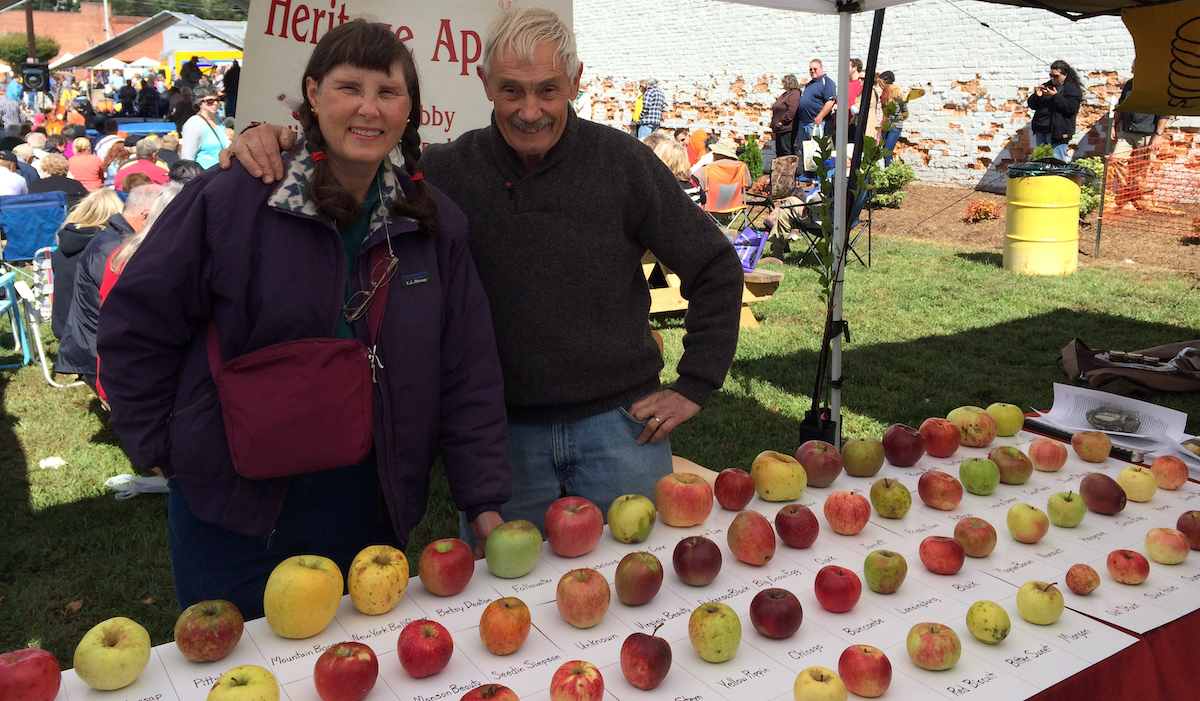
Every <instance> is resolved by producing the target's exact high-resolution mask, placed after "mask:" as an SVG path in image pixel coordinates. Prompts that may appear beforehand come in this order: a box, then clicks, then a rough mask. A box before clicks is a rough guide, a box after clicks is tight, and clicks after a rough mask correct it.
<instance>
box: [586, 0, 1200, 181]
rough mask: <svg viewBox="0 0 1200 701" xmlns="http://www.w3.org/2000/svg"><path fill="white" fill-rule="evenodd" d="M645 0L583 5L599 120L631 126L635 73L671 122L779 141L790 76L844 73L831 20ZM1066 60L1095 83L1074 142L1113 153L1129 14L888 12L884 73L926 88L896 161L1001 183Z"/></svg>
mask: <svg viewBox="0 0 1200 701" xmlns="http://www.w3.org/2000/svg"><path fill="white" fill-rule="evenodd" d="M648 7H650V6H647V5H646V4H645V3H637V2H634V1H633V0H586V2H576V3H575V31H576V34H577V36H578V40H579V53H580V58H581V59H582V60H583V63H584V77H583V81H584V83H586V84H587V89H588V92H589V94H590V95H591V96H592V99H593V105H594V110H595V111H594V115H593V119H595V120H597V121H601V122H606V123H609V124H611V125H613V126H622V125H626V124H628V123H629V122H630V121H631V115H632V110H633V102H634V100H635V99H636V97H637V81H638V80H639V79H641V78H647V77H654V78H657V79H658V80H659V84H660V86H661V87H662V88H663V89H664V90H665V91H666V93H667V95H668V101H669V103H670V104H671V108H670V109H669V110H668V111H667V114H666V116H665V118H664V120H663V126H664V127H672V128H673V127H680V126H687V127H693V128H698V127H704V128H705V129H708V130H709V131H713V130H714V128H715V130H716V131H717V132H719V133H721V134H722V135H732V136H735V137H737V138H741V137H744V136H745V135H746V134H748V133H756V134H758V135H759V138H760V139H769V138H770V107H771V103H772V102H773V101H774V100H775V98H776V97H777V96H778V95H779V94H781V93H782V92H783V88H782V85H781V79H782V78H783V76H784V75H787V74H788V73H793V74H795V75H796V76H797V77H799V78H800V79H801V80H802V81H803V80H806V79H807V75H808V62H809V60H810V59H812V58H820V59H821V60H822V61H823V62H824V64H825V68H826V72H827V73H828V74H829V75H830V76H831V77H834V78H836V75H837V72H838V70H839V68H840V67H839V66H837V65H836V63H837V49H838V47H837V25H838V19H837V17H834V16H825V15H813V14H806V13H800V12H789V11H784V10H772V9H767V8H759V7H752V6H747V5H739V4H732V3H725V2H718V1H717V0H659V2H656V3H654V4H653V6H652V7H653V14H649V13H647V8H648ZM968 14H969V15H970V16H968ZM972 17H974V18H977V19H973V18H972ZM871 18H872V15H871V14H870V13H865V14H859V15H855V17H854V23H853V32H852V39H851V46H852V49H851V56H852V57H856V58H861V59H862V60H863V61H864V63H865V62H866V54H867V48H868V45H869V42H870V30H871ZM981 21H982V22H984V23H986V24H987V25H989V26H988V27H984V26H981V24H980V22H981ZM1056 59H1062V60H1065V61H1067V62H1068V63H1070V64H1071V66H1072V67H1073V68H1074V69H1075V71H1076V72H1077V73H1078V74H1079V77H1080V78H1081V79H1082V80H1083V81H1084V83H1085V88H1084V90H1085V92H1084V104H1083V106H1082V108H1081V109H1080V114H1079V117H1078V121H1077V133H1076V136H1075V138H1074V139H1073V140H1072V143H1074V144H1077V145H1078V148H1077V149H1076V150H1075V154H1076V156H1086V155H1093V154H1095V153H1096V152H1097V151H1102V150H1103V148H1104V135H1103V132H1102V131H1100V130H1099V129H1097V128H1095V126H1094V125H1095V123H1096V121H1097V120H1098V119H1100V118H1101V117H1102V116H1103V115H1105V114H1106V109H1107V108H1106V106H1105V105H1106V104H1107V101H1108V100H1109V99H1111V98H1112V97H1114V96H1116V95H1118V94H1119V93H1120V89H1121V85H1122V83H1123V82H1124V80H1125V79H1126V78H1128V77H1129V75H1130V73H1129V70H1130V64H1131V63H1132V62H1133V41H1132V39H1130V37H1129V33H1128V31H1126V29H1125V27H1124V25H1123V24H1122V23H1121V20H1120V19H1119V18H1116V17H1098V18H1093V19H1089V20H1083V21H1081V22H1071V21H1068V20H1066V19H1063V18H1060V17H1057V16H1056V15H1053V14H1051V13H1049V12H1045V11H1040V10H1032V9H1021V8H1014V7H1005V6H999V5H991V4H986V3H981V2H972V1H970V0H918V2H914V3H911V4H907V5H899V6H896V7H891V8H888V10H887V13H886V17H885V21H884V29H883V39H882V42H881V47H880V53H879V66H878V70H879V71H884V70H891V71H893V72H894V73H895V74H896V83H897V85H898V86H900V87H901V88H905V89H907V88H924V89H925V91H926V94H925V96H924V97H922V98H920V99H918V100H914V101H913V102H912V103H910V105H909V111H910V117H909V120H908V121H907V122H906V124H905V127H904V131H903V133H902V136H901V142H900V146H899V147H898V148H897V152H898V154H899V157H900V158H901V159H902V160H903V161H904V162H906V163H908V164H910V165H911V166H913V168H914V170H916V172H917V175H918V177H919V178H920V179H921V180H922V181H923V182H928V183H945V184H955V185H974V186H978V185H982V186H984V187H985V188H987V189H993V188H994V187H995V186H997V185H998V186H999V187H1003V172H1004V170H1005V168H1006V166H1007V164H1008V163H1011V162H1014V161H1022V160H1025V159H1026V157H1027V156H1028V153H1029V151H1030V150H1031V145H1030V134H1029V129H1028V123H1029V120H1030V118H1031V116H1032V114H1031V112H1030V111H1029V110H1028V109H1026V108H1025V106H1024V104H1025V99H1026V97H1027V96H1028V93H1029V89H1030V88H1031V87H1032V86H1033V85H1035V84H1037V83H1041V82H1044V81H1045V80H1047V79H1048V76H1047V73H1048V70H1049V64H1050V62H1051V61H1053V60H1056ZM1171 131H1172V138H1174V139H1175V140H1177V141H1187V142H1190V143H1197V144H1200V119H1196V118H1182V119H1177V120H1174V121H1173V122H1172V124H1171Z"/></svg>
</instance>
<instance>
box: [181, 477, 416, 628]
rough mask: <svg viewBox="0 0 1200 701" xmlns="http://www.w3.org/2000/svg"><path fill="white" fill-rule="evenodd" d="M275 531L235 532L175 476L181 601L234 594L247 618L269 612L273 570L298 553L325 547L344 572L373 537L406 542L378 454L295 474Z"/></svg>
mask: <svg viewBox="0 0 1200 701" xmlns="http://www.w3.org/2000/svg"><path fill="white" fill-rule="evenodd" d="M291 480H292V481H291V484H289V485H288V490H287V496H286V497H285V498H284V502H283V510H282V512H281V513H280V514H279V519H278V520H277V521H276V522H275V531H274V533H272V534H271V536H270V537H269V538H256V537H254V536H247V535H242V534H241V533H235V532H233V531H230V530H227V529H225V528H222V527H220V526H216V525H213V524H211V523H208V522H206V521H201V520H200V519H198V518H196V516H195V514H193V513H192V510H191V508H190V507H189V506H188V502H187V498H186V497H185V496H184V495H183V490H182V489H180V487H179V480H176V479H172V480H170V481H169V482H168V485H169V488H170V496H169V497H168V500H167V531H168V533H169V535H170V541H171V569H172V571H173V574H174V578H175V596H176V598H177V599H178V600H179V608H180V609H185V608H187V607H188V606H191V605H192V604H194V603H196V602H198V601H204V600H206V599H225V600H227V601H232V602H233V603H234V604H236V605H237V607H238V609H240V610H241V612H242V615H243V616H244V617H245V618H246V620H251V619H253V618H258V617H260V616H262V615H263V591H264V590H265V589H266V586H267V578H268V577H269V576H270V575H271V570H273V569H275V566H276V565H278V564H279V563H280V562H283V561H284V560H286V559H287V558H289V557H292V556H293V555H323V556H325V557H328V558H331V559H332V560H333V561H334V562H336V563H337V565H338V567H339V568H340V569H341V571H342V576H343V577H344V576H345V575H346V573H347V572H348V571H349V570H350V563H351V562H352V561H353V560H354V556H355V555H357V554H358V552H359V551H360V550H362V549H363V548H365V547H366V546H368V545H375V544H389V545H393V546H395V547H400V543H399V541H398V539H397V538H396V534H395V532H394V531H393V529H392V524H391V521H390V519H389V518H388V516H387V513H386V511H382V512H381V509H380V508H378V505H379V504H380V503H381V502H380V487H379V476H378V475H377V474H376V472H375V460H374V455H372V456H371V458H368V459H367V461H366V462H364V463H363V464H361V465H351V466H349V467H339V468H334V469H332V470H323V471H321V472H312V473H309V474H306V475H297V476H295V477H292V478H291Z"/></svg>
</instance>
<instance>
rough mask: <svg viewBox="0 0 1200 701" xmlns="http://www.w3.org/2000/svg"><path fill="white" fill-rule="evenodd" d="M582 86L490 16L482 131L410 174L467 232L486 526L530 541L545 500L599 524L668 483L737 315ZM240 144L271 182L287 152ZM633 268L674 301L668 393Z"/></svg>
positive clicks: (699, 240)
mask: <svg viewBox="0 0 1200 701" xmlns="http://www.w3.org/2000/svg"><path fill="white" fill-rule="evenodd" d="M582 72H583V66H582V65H581V63H580V61H579V58H578V55H577V53H576V48H575V37H574V35H573V33H572V32H571V30H570V28H569V27H567V26H566V25H565V24H564V23H563V22H562V21H561V20H559V18H558V17H557V16H556V15H555V14H554V13H552V12H550V11H548V10H543V9H540V8H533V7H524V8H520V9H517V10H515V11H510V12H505V13H504V14H502V15H501V16H500V17H499V18H498V19H497V20H496V21H495V22H494V23H493V24H492V25H491V26H490V27H489V28H488V31H487V36H486V39H485V41H484V49H483V55H482V57H481V60H480V69H479V75H480V78H481V79H482V81H483V87H484V90H485V92H486V93H487V97H488V99H489V100H491V101H492V103H493V113H492V121H491V125H490V126H488V127H486V128H484V129H477V130H475V131H470V132H467V133H466V134H464V135H462V136H461V137H459V138H458V139H457V140H455V141H454V142H452V143H448V144H439V145H436V146H430V147H429V148H428V149H426V151H425V154H424V156H423V158H422V169H423V170H424V172H425V175H426V177H428V179H429V181H430V182H431V183H433V184H434V185H436V186H437V187H439V188H441V189H442V190H444V191H445V192H446V193H447V194H448V195H450V197H451V198H453V199H454V201H455V202H456V203H457V204H458V205H459V206H460V207H462V209H463V211H464V212H465V213H466V215H467V218H468V220H469V223H470V224H469V225H470V234H469V241H470V246H471V252H472V255H473V256H474V258H475V263H476V266H477V268H478V269H479V276H480V278H481V279H482V281H483V284H484V288H485V289H486V291H487V294H488V298H489V300H490V303H491V308H492V318H493V323H494V325H495V333H496V340H497V343H498V346H499V350H500V360H501V364H502V367H503V370H504V385H505V401H506V404H507V407H508V419H509V423H508V436H509V456H510V460H511V463H512V470H513V495H514V496H513V499H512V501H510V502H509V503H507V504H505V506H504V507H503V509H502V514H503V517H504V518H505V519H506V520H512V519H517V518H521V519H527V520H529V521H532V522H533V523H534V524H536V525H537V526H538V527H539V528H543V524H544V520H545V515H546V509H547V508H548V507H549V506H550V504H551V503H553V502H554V501H555V500H556V499H558V498H560V497H564V496H582V497H586V498H587V499H589V500H591V501H592V502H594V503H595V504H596V505H597V506H598V507H600V509H601V510H602V511H604V512H606V511H607V510H608V507H609V505H610V504H611V503H612V502H613V501H614V500H615V499H616V498H617V497H619V496H621V495H623V494H630V493H633V494H643V495H646V496H651V495H652V494H653V490H654V485H655V483H656V482H657V481H658V479H659V478H660V477H662V476H663V475H665V474H668V473H670V472H671V469H672V468H671V448H670V441H669V439H668V435H669V434H670V433H671V431H672V430H673V429H675V428H676V427H677V426H679V425H680V424H681V423H683V422H684V421H687V420H688V419H690V418H691V417H693V416H695V415H696V413H697V412H699V411H700V409H701V408H702V407H703V406H704V404H705V403H706V402H707V401H708V398H709V395H710V394H711V393H712V392H713V390H715V389H717V388H719V387H720V386H721V385H722V383H723V382H724V379H725V374H726V372H727V371H728V369H729V365H730V363H731V362H732V360H733V355H734V351H735V350H736V347H737V336H738V320H739V316H740V307H741V297H742V270H741V265H740V263H739V262H738V258H737V255H736V254H735V253H734V249H733V247H732V246H731V245H730V244H729V242H728V241H727V240H726V239H725V237H724V236H723V235H722V234H721V232H720V231H719V230H718V229H717V227H716V226H715V225H714V224H713V223H712V221H711V220H710V219H709V218H708V217H707V216H706V215H705V214H704V213H703V212H702V211H701V210H700V208H698V207H696V205H695V204H693V203H692V201H691V200H690V199H688V197H687V195H685V194H684V193H683V191H682V190H681V189H680V188H679V185H678V183H677V182H676V181H675V178H674V176H673V175H672V174H671V172H670V171H669V170H668V169H667V168H666V167H665V166H664V165H662V163H661V162H660V161H659V160H658V158H657V157H656V156H655V155H654V153H653V151H651V150H650V149H648V148H646V147H645V146H644V145H643V144H641V143H640V142H638V141H637V140H635V139H633V138H631V137H630V136H629V135H627V134H625V133H623V132H620V131H617V130H615V129H611V128H609V127H606V126H602V125H599V124H595V123H593V122H589V121H586V120H582V119H579V118H577V117H576V116H575V113H574V111H573V110H572V109H571V100H572V98H574V97H575V95H576V94H578V88H579V79H580V76H581V74H582ZM244 136H250V137H252V138H243V139H239V140H238V142H236V143H235V145H234V151H235V155H236V156H237V157H238V158H239V159H240V160H241V162H242V163H245V164H246V165H247V167H248V169H249V170H250V172H251V173H253V174H255V175H256V176H260V177H263V178H264V179H268V180H269V179H273V178H278V177H281V176H282V166H281V165H280V163H279V155H278V151H277V149H276V147H275V146H276V143H277V142H278V144H279V146H281V147H283V148H285V149H286V148H287V147H289V146H290V145H291V141H292V138H291V135H290V132H287V131H282V132H281V130H279V129H278V128H277V127H257V128H256V129H254V130H251V131H248V132H246V134H245V135H244ZM647 250H649V251H651V252H653V253H654V255H655V256H657V257H658V259H659V260H661V261H662V262H663V264H664V265H666V266H667V267H668V268H670V269H671V270H672V271H673V272H675V273H676V274H678V275H679V276H680V279H681V280H682V286H681V289H682V292H683V294H684V296H685V297H687V299H688V301H689V308H688V312H687V315H686V317H685V319H684V326H685V328H686V335H685V336H684V340H683V343H684V349H685V351H684V354H683V356H682V357H681V358H680V360H679V364H678V373H679V378H678V379H677V380H676V381H675V382H674V383H672V384H671V385H670V386H669V387H667V388H665V389H663V388H660V385H659V379H658V373H659V371H660V370H661V369H662V367H663V361H662V356H661V354H660V353H659V350H658V346H657V344H656V343H655V341H654V339H653V337H652V334H651V331H650V325H649V322H648V319H647V317H648V311H649V307H650V295H649V291H648V290H647V287H646V281H645V279H644V276H643V273H642V269H641V265H640V262H641V258H642V255H643V254H644V253H645V251H647ZM463 533H464V535H466V536H469V535H470V530H469V529H464V531H463Z"/></svg>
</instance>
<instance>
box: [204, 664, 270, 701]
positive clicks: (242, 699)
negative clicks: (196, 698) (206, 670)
mask: <svg viewBox="0 0 1200 701" xmlns="http://www.w3.org/2000/svg"><path fill="white" fill-rule="evenodd" d="M207 701H279V681H278V680H276V679H275V675H274V674H271V673H270V672H269V671H267V670H266V669H263V668H262V667H259V666H258V665H252V664H244V665H242V666H241V667H234V668H233V669H231V670H229V671H228V672H226V673H224V674H222V675H221V678H220V679H218V680H217V683H216V684H213V686H212V689H210V690H209V692H208V698H207Z"/></svg>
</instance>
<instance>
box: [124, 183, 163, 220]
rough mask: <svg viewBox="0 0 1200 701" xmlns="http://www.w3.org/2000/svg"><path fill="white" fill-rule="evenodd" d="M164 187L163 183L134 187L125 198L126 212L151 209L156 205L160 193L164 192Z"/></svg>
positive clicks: (135, 212)
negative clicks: (155, 201)
mask: <svg viewBox="0 0 1200 701" xmlns="http://www.w3.org/2000/svg"><path fill="white" fill-rule="evenodd" d="M162 188H163V186H162V185H142V186H141V187H135V188H133V189H132V190H130V191H129V197H128V198H127V199H126V200H125V212H126V213H128V214H137V213H139V212H148V211H150V208H151V207H153V206H154V200H156V199H158V195H159V193H160V192H162Z"/></svg>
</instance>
